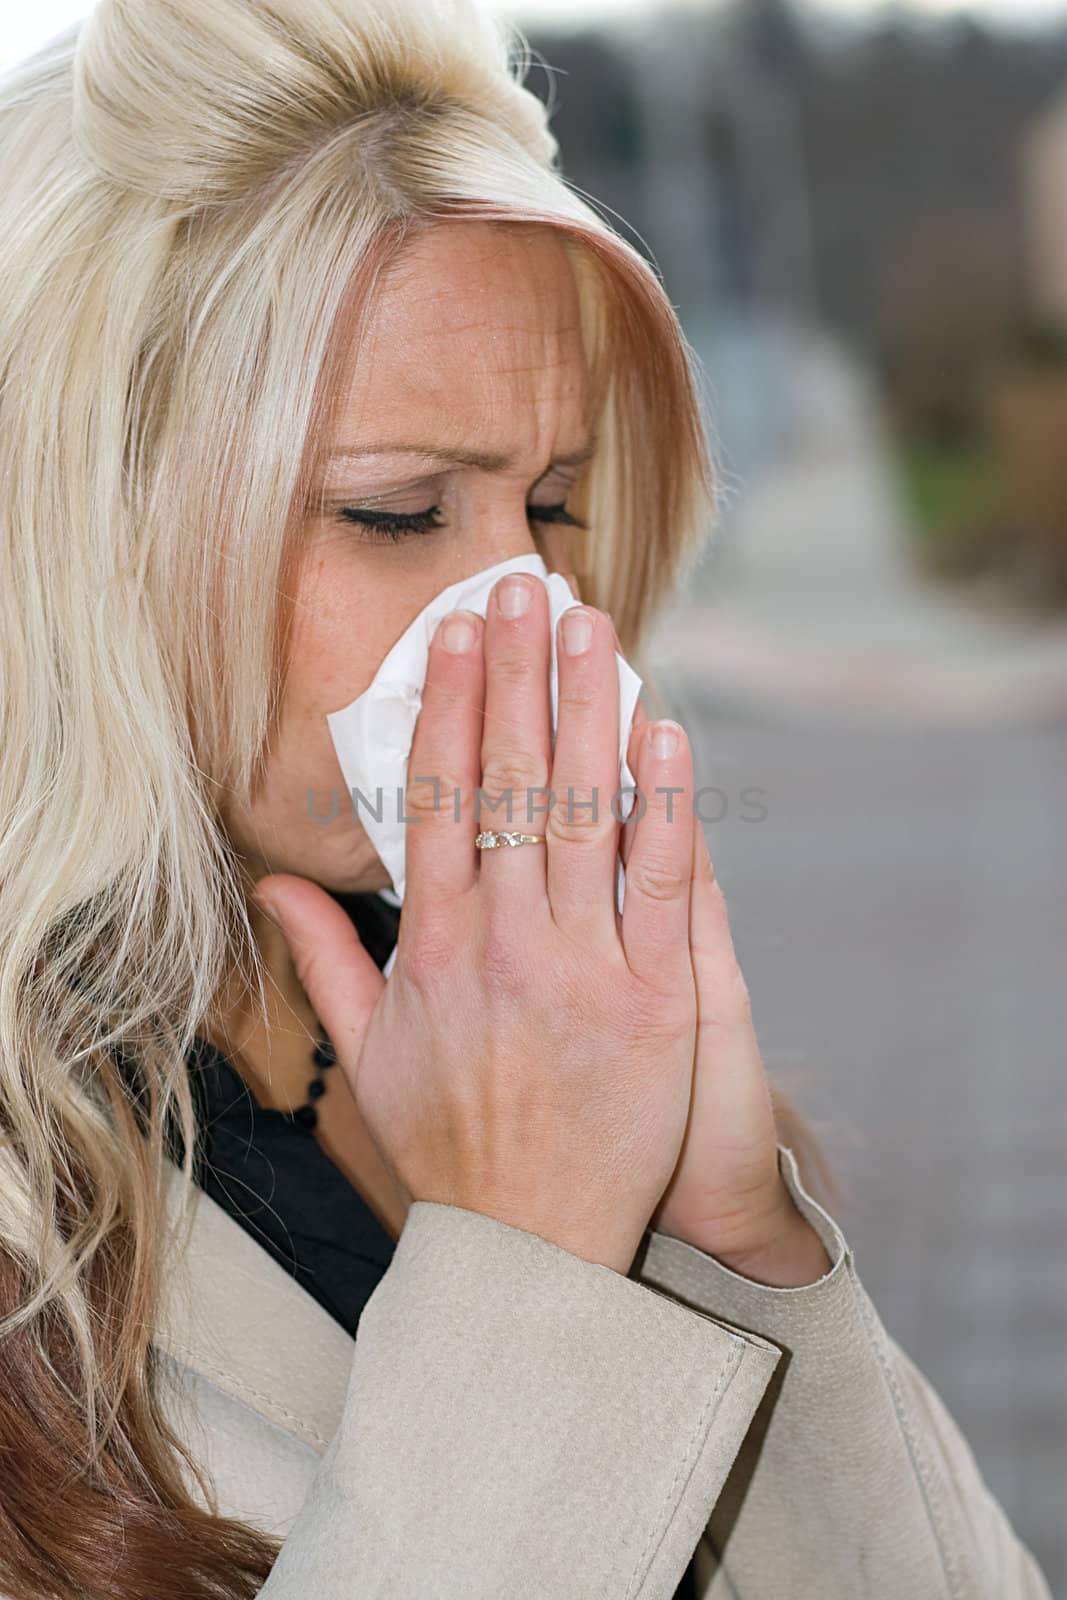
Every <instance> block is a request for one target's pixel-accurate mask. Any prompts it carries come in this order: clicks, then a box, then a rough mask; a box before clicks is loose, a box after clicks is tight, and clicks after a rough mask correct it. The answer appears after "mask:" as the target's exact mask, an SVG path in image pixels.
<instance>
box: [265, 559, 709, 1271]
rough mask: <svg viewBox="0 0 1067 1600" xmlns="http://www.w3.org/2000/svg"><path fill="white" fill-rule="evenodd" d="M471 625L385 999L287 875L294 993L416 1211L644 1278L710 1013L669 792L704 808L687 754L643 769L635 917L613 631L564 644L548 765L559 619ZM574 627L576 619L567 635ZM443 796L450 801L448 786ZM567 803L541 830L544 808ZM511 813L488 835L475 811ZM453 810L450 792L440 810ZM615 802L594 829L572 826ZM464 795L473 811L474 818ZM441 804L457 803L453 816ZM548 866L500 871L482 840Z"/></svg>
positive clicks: (644, 749) (355, 953)
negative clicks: (542, 839) (507, 841)
mask: <svg viewBox="0 0 1067 1600" xmlns="http://www.w3.org/2000/svg"><path fill="white" fill-rule="evenodd" d="M515 581H516V579H515V576H514V575H512V577H511V578H505V579H503V580H501V582H500V583H498V584H497V585H496V587H495V589H494V592H493V594H492V595H491V596H490V601H489V606H488V611H487V615H486V616H485V617H484V618H483V617H479V616H471V617H470V621H471V625H472V628H473V636H472V639H471V643H470V647H469V648H467V649H465V650H459V651H453V650H449V649H448V648H445V640H444V638H443V634H444V631H445V629H446V628H447V626H448V619H446V620H445V621H444V622H443V623H442V625H441V626H440V627H439V628H438V630H437V632H436V633H435V635H434V638H433V640H432V642H431V646H430V658H429V663H428V670H427V677H426V683H425V685H424V688H423V695H422V705H421V708H420V711H419V716H418V718H417V721H416V726H415V734H414V741H413V744H412V750H411V759H410V761H409V763H408V784H407V790H406V793H405V796H404V802H405V813H406V815H407V816H408V817H409V818H412V819H414V820H413V821H412V822H411V824H410V831H409V833H408V838H407V845H406V855H407V886H406V893H405V899H404V915H403V918H402V919H401V923H400V933H399V940H398V945H397V956H396V962H395V965H394V967H393V969H392V972H391V975H390V977H389V979H388V981H386V980H385V979H384V978H383V977H382V974H381V972H380V971H379V969H378V967H377V966H376V965H375V963H374V962H373V961H372V959H371V957H370V956H369V954H368V953H367V952H366V951H365V950H364V949H363V947H362V945H361V944H360V941H359V937H358V934H357V932H356V930H355V928H354V926H353V924H352V923H351V921H350V920H349V918H348V917H347V915H346V914H345V912H344V911H343V909H342V908H341V907H340V906H339V905H338V904H337V902H336V901H335V900H334V899H333V898H332V897H331V896H330V895H328V894H326V893H325V891H324V890H323V889H321V888H319V887H318V886H317V885H316V884H314V883H312V882H311V881H309V880H307V879H301V878H296V877H292V876H290V875H288V874H274V875H271V876H270V877H267V878H264V879H261V880H260V884H259V886H258V889H257V892H256V899H257V901H258V902H259V903H260V904H261V905H262V906H263V908H264V910H265V911H266V912H267V914H268V915H271V916H272V917H273V918H274V920H275V921H277V922H279V923H280V924H281V927H282V931H283V933H284V934H285V936H286V938H287V940H288V944H289V948H290V952H291V954H292V957H293V961H294V964H295V967H296V972H297V975H298V977H299V978H300V981H301V983H302V984H303V986H304V989H305V991H306V993H307V995H308V998H309V1000H310V1002H311V1004H312V1006H313V1007H314V1009H315V1012H316V1013H317V1015H318V1016H319V1018H320V1019H321V1021H322V1023H323V1025H324V1026H325V1028H326V1030H327V1032H328V1033H329V1035H330V1038H331V1040H332V1041H333V1044H334V1046H335V1048H336V1050H337V1054H338V1061H339V1064H340V1067H341V1070H342V1072H343V1074H344V1077H345V1079H346V1081H347V1082H348V1084H349V1086H350V1088H351V1090H352V1094H353V1098H354V1099H355V1102H356V1105H357V1108H358V1110H359V1112H360V1116H361V1118H362V1120H363V1123H364V1125H365V1126H366V1128H367V1131H368V1133H369V1135H370V1137H371V1139H372V1140H373V1141H374V1144H375V1146H376V1148H377V1150H378V1151H379V1153H380V1156H381V1159H382V1161H383V1162H384V1164H385V1165H386V1167H387V1168H388V1170H389V1171H390V1173H391V1174H392V1175H393V1176H394V1177H395V1179H396V1181H397V1183H398V1185H399V1186H400V1187H401V1189H402V1190H403V1192H405V1193H406V1194H407V1195H409V1196H410V1197H411V1199H412V1201H417V1200H425V1201H436V1202H439V1203H442V1204H446V1205H453V1206H458V1207H462V1208H465V1209H467V1210H472V1211H478V1212H481V1213H483V1214H485V1215H487V1216H492V1217H495V1218H497V1219H498V1220H500V1221H502V1222H505V1223H508V1224H510V1225H512V1226H514V1227H517V1228H521V1229H524V1230H526V1231H528V1232H530V1233H536V1234H539V1235H540V1236H541V1237H543V1238H545V1239H547V1240H549V1241H551V1242H554V1243H556V1244H558V1245H560V1246H562V1247H563V1248H564V1249H567V1250H569V1251H571V1252H572V1253H574V1254H576V1255H579V1256H582V1257H584V1258H585V1259H586V1260H589V1261H592V1262H597V1263H599V1264H601V1265H604V1266H609V1267H612V1268H613V1269H614V1270H616V1271H619V1272H626V1271H627V1270H628V1269H629V1267H630V1265H631V1264H632V1261H633V1257H634V1254H635V1253H636V1250H637V1247H638V1245H639V1244H640V1242H641V1237H642V1235H643V1233H644V1230H645V1228H646V1226H647V1222H648V1217H649V1215H650V1213H651V1211H652V1209H653V1207H654V1205H655V1204H656V1202H657V1200H658V1198H659V1196H660V1195H661V1194H662V1193H663V1188H664V1185H665V1184H666V1183H667V1181H668V1179H669V1178H670V1175H671V1173H672V1171H673V1170H674V1168H675V1166H676V1164H677V1161H678V1155H679V1151H680V1149H681V1144H682V1139H683V1136H684V1133H685V1126H686V1117H687V1115H688V1110H689V1103H690V1096H691V1090H692V1078H693V1062H694V1057H695V1043H696V1023H697V1005H696V990H695V984H694V980H693V969H692V962H691V960H690V955H689V918H690V899H691V873H692V843H691V832H690V829H691V809H690V806H689V805H688V803H686V802H685V801H684V800H683V802H682V804H681V805H678V804H676V806H675V812H676V813H677V812H678V811H681V812H682V816H683V819H684V820H683V824H682V826H679V825H678V823H677V821H676V820H675V821H673V822H672V821H668V819H667V815H666V804H665V801H664V800H663V798H662V797H656V796H655V789H656V787H657V786H672V787H677V788H679V789H680V790H681V791H682V793H683V795H691V793H692V756H691V751H690V748H689V743H688V740H687V739H686V738H685V737H684V734H683V737H682V739H681V742H680V744H679V746H678V748H677V749H676V750H675V751H674V753H673V754H671V755H668V756H665V757H662V758H660V757H657V756H656V754H655V752H654V751H653V750H652V749H651V747H650V745H649V743H648V741H647V740H642V741H641V743H640V748H637V747H635V749H634V760H635V766H634V771H635V773H636V775H637V780H638V782H639V783H640V785H641V788H642V790H643V791H644V792H645V793H646V794H648V795H649V804H648V807H647V810H646V812H645V815H644V816H643V817H642V818H641V819H640V821H639V822H637V824H636V826H635V828H634V830H633V840H632V845H631V848H630V853H629V861H628V868H627V871H628V889H627V896H626V905H625V908H624V913H623V915H622V916H621V917H620V916H619V915H618V913H617V910H616V872H617V861H618V836H619V826H618V823H617V821H616V819H615V817H614V815H613V812H612V809H611V806H610V803H606V802H605V801H604V800H603V798H602V797H603V796H605V795H607V796H611V795H614V793H615V791H616V789H617V787H618V774H619V736H618V728H619V698H618V671H617V667H616V663H615V654H614V649H613V644H612V635H613V632H614V630H613V628H612V626H611V624H610V619H609V618H607V617H606V616H605V615H604V613H603V612H599V611H596V610H594V609H593V608H592V607H587V608H586V613H587V615H588V617H589V618H590V620H591V622H592V624H593V628H592V636H591V639H590V641H589V644H588V647H587V648H586V649H584V650H583V651H581V652H580V653H577V654H573V655H569V654H568V653H567V651H566V650H565V649H564V647H563V642H562V640H559V641H557V662H558V669H559V714H558V729H557V737H556V739H555V745H554V748H553V746H552V743H551V724H550V711H551V707H550V700H549V693H548V666H549V644H550V638H549V608H548V594H547V590H546V588H545V585H544V584H543V583H542V582H540V581H539V580H537V579H535V578H532V577H530V576H529V575H527V576H526V577H525V578H520V579H519V580H518V581H519V583H520V586H523V587H527V588H528V590H529V596H530V601H529V609H528V610H527V611H526V612H525V613H524V614H523V615H521V616H516V615H510V616H509V615H507V614H505V613H504V612H503V611H502V610H501V609H500V608H499V606H498V603H497V602H498V597H499V592H500V589H501V587H502V584H507V583H510V582H515ZM564 620H566V619H564ZM431 779H436V784H434V783H432V782H431V781H430V780H431ZM546 786H548V787H550V788H551V790H552V792H553V794H554V795H556V796H557V797H559V799H558V802H557V804H556V806H555V807H554V808H553V809H552V811H551V812H550V813H549V815H548V816H547V817H546V818H545V819H544V821H542V819H541V817H535V818H534V819H532V820H533V826H532V827H528V826H527V816H526V804H525V793H526V790H527V789H528V788H530V789H533V790H534V791H538V790H543V789H544V788H545V787H546ZM478 787H480V788H481V789H482V790H483V792H484V793H485V794H486V796H487V797H488V798H489V799H490V800H491V801H492V800H498V799H501V798H502V797H505V796H507V795H509V793H510V797H511V799H512V801H513V802H515V801H516V799H517V806H516V805H514V804H513V810H514V811H515V813H516V814H514V815H513V816H512V817H511V818H509V817H508V812H507V810H506V809H503V808H502V809H501V810H500V811H499V812H498V813H495V814H494V813H492V812H490V813H488V814H486V812H485V810H483V812H482V815H481V816H480V817H477V816H476V815H475V809H474V792H475V789H476V788H478ZM435 789H436V790H437V791H438V792H435ZM571 791H573V794H574V797H575V800H576V801H582V800H583V799H587V798H588V797H590V796H591V795H596V796H597V797H598V798H599V803H598V814H597V815H596V816H595V817H594V816H593V814H592V811H591V810H590V809H586V810H580V809H578V808H577V807H576V808H575V809H574V814H573V817H570V816H569V815H568V806H567V803H566V797H567V796H568V794H569V793H570V792H571ZM453 792H455V793H456V794H458V796H459V799H460V802H461V804H460V816H459V818H458V819H457V818H456V816H455V815H454V811H453V805H452V796H453ZM442 794H443V799H442V797H441V796H442ZM509 820H510V821H511V823H512V825H513V826H514V827H516V828H517V829H520V830H522V831H534V832H543V833H544V834H546V836H547V844H546V845H543V846H533V845H529V846H524V847H521V848H518V849H509V848H508V847H506V846H505V847H503V848H501V849H496V850H489V851H481V852H479V851H478V850H476V849H475V847H474V836H475V833H476V832H477V831H478V829H479V828H492V827H494V826H503V827H507V826H508V822H509Z"/></svg>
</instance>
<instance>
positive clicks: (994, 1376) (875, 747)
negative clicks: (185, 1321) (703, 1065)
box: [508, 0, 1067, 1595]
mask: <svg viewBox="0 0 1067 1600" xmlns="http://www.w3.org/2000/svg"><path fill="white" fill-rule="evenodd" d="M508 15H510V16H512V17H513V18H515V19H516V20H517V21H518V22H519V24H520V26H521V27H522V29H523V31H524V33H525V34H526V36H527V38H528V40H529V42H530V45H531V48H532V50H533V51H534V53H535V61H534V65H533V66H532V67H531V70H530V74H529V77H528V80H527V81H528V83H529V85H530V87H531V88H533V89H534V90H535V91H536V92H537V93H539V94H540V95H541V96H542V98H545V99H546V100H548V101H549V102H550V103H551V104H552V105H553V106H554V111H553V127H554V129H555V131H556V133H557V136H558V137H559V139H560V142H561V146H562V154H563V164H564V171H565V173H566V175H567V176H568V178H569V179H570V181H571V182H572V183H573V184H575V185H576V186H577V187H578V188H580V189H581V190H582V191H583V192H584V193H585V194H586V196H587V197H588V198H591V199H592V200H593V201H594V202H595V203H597V204H598V205H599V206H600V207H601V209H602V210H603V211H604V212H605V214H606V215H607V217H608V218H609V220H611V221H612V222H613V223H614V224H615V225H616V226H617V227H618V228H619V229H620V230H621V231H622V232H623V233H625V234H626V236H627V237H628V238H629V239H630V240H631V242H632V243H634V244H635V245H636V246H637V248H639V249H640V250H642V251H643V252H644V253H645V254H646V255H649V256H651V257H652V259H654V261H655V262H656V263H657V264H658V267H659V269H660V271H661V273H662V275H663V279H664V282H665V285H666V288H667V291H668V293H669V294H670V296H671V299H672V301H673V302H674V304H675V306H676V307H677V309H678V312H679V315H680V317H681V320H682V323H683V325H684V327H685V330H686V333H687V336H688V338H689V340H690V342H691V344H692V346H693V350H694V353H695V355H696V357H697V359H698V363H699V367H700V370H701V373H702V375H703V378H704V387H705V403H706V407H707V418H708V423H709V427H710V429H711V432H712V437H713V439H714V440H715V447H716V453H717V456H718V462H719V477H720V486H721V491H722V509H721V514H720V518H719V522H718V525H717V528H716V530H715V533H714V536H713V538H712V539H711V541H710V544H709V546H708V549H707V551H706V554H705V558H704V560H703V562H702V564H701V566H700V568H699V569H698V571H697V573H696V574H695V576H694V578H693V579H692V580H691V582H690V583H689V585H688V586H687V589H686V592H685V593H684V594H682V595H680V596H679V597H678V601H677V604H676V605H675V606H674V608H673V609H672V612H671V613H670V615H669V616H668V617H667V618H665V619H664V622H663V625H662V626H661V628H660V629H659V631H658V633H657V636H656V640H655V647H654V650H653V652H652V659H653V663H654V665H655V668H656V674H657V677H658V679H659V680H660V682H661V683H662V685H663V687H664V688H665V689H666V690H667V691H668V692H669V694H670V695H671V698H672V702H673V708H674V710H675V712H676V714H677V715H678V716H679V717H680V719H681V721H682V722H683V723H684V724H685V726H686V727H687V729H688V730H689V732H690V735H691V737H692V739H693V743H694V748H695V752H696V765H697V779H698V783H699V784H700V785H701V786H705V785H706V786H707V791H708V792H707V798H706V802H705V805H704V809H703V816H704V819H705V822H706V832H707V835H708V839H709V842H710V845H711V851H712V857H713V859H714V860H715V862H716V865H717V869H718V871H719V873H720V876H721V879H722V881H723V884H724V887H725V891H726V895H727V900H728V902H729V906H730V913H731V923H732V927H733V930H734V936H735V941H736V943H737V946H738V951H739V955H740V959H741V964H742V968H743V970H744V972H745V974H746V977H747V978H748V981H749V986H750V988H751V991H752V996H753V1004H754V1008H755V1016H756V1022H757V1028H758V1031H759V1035H760V1041H761V1045H762V1047H763V1050H764V1055H765V1059H766V1061H767V1065H768V1068H769V1070H770V1071H771V1073H772V1076H773V1077H774V1078H775V1080H776V1081H777V1082H779V1083H780V1084H781V1086H782V1088H783V1089H784V1090H786V1091H787V1092H788V1093H790V1094H791V1095H792V1097H793V1099H794V1100H795V1101H796V1103H797V1104H798V1105H799V1106H800V1108H801V1109H802V1110H803V1111H804V1112H806V1113H807V1115H808V1116H809V1118H810V1119H811V1120H812V1121H813V1122H814V1124H815V1127H816V1130H817V1131H818V1133H819V1134H820V1136H821V1138H822V1142H823V1144H824V1147H825V1149H826V1151H827V1154H828V1156H829V1158H830V1161H831V1163H832V1165H833V1168H834V1170H835V1173H836V1174H837V1176H838V1179H839V1181H840V1183H841V1187H842V1190H843V1200H842V1204H841V1205H840V1206H839V1207H838V1208H837V1214H838V1217H839V1220H840V1221H841V1222H842V1225H843V1227H844V1229H845V1232H846V1235H847V1237H848V1238H849V1241H850V1243H851V1244H852V1247H853V1249H854V1252H855V1256H856V1262H857V1267H858V1270H859V1272H860V1275H861V1277H862V1278H863V1280H864V1282H865V1284H866V1286H867V1288H868V1290H869V1291H870V1293H871V1295H872V1296H873V1298H874V1300H875V1303H876V1304H877V1306H878V1308H879V1311H880V1312H881V1314H882V1317H883V1319H884V1321H885V1323H886V1326H887V1327H888V1329H889V1331H890V1333H891V1334H892V1335H893V1336H894V1337H895V1338H896V1339H897V1340H898V1342H899V1343H901V1344H902V1345H903V1347H904V1348H905V1349H906V1350H907V1351H908V1353H909V1354H910V1355H911V1356H912V1357H913V1358H914V1359H915V1360H916V1361H917V1362H918V1364H919V1366H920V1368H921V1369H922V1371H923V1372H924V1373H925V1374H926V1375H927V1376H928V1377H929V1379H930V1380H931V1382H932V1383H933V1384H934V1386H935V1387H936V1388H937V1390H938V1391H939V1393H940V1394H941V1395H942V1396H943V1398H944V1399H945V1401H946V1403H947V1404H948V1406H949V1407H950V1409H951V1411H952V1413H953V1415H954V1416H955V1417H956V1419H957V1421H958V1422H959V1424H960V1426H961V1427H962V1428H963V1430H964V1432H965V1433H966V1435H967V1438H968V1440H969V1441H970V1443H971V1445H972V1448H973V1449H974V1451H975V1454H976V1456H977V1458H978V1461H979V1465H980V1467H981V1469H982V1471H983V1473H984V1475H985V1477H986V1479H987V1481H988V1483H989V1484H990V1486H991V1488H992V1489H993V1491H994V1493H995V1494H996V1495H997V1497H998V1498H999V1499H1000V1501H1001V1503H1002V1504H1003V1505H1004V1507H1005V1509H1006V1510H1007V1512H1008V1514H1009V1515H1010V1517H1011V1519H1012V1521H1013V1523H1014V1525H1015V1527H1016V1528H1017V1529H1018V1531H1019V1533H1020V1535H1021V1536H1022V1537H1023V1538H1024V1539H1025V1540H1026V1542H1027V1543H1028V1544H1030V1545H1031V1547H1032V1548H1033V1550H1034V1552H1035V1554H1036V1555H1037V1556H1038V1559H1039V1561H1040V1562H1041V1563H1042V1565H1043V1567H1044V1569H1045V1571H1046V1573H1047V1575H1048V1578H1049V1581H1050V1584H1051V1585H1052V1589H1053V1592H1054V1593H1055V1594H1057V1595H1062V1594H1067V1542H1065V1523H1067V1518H1065V1510H1067V5H1061V4H1055V5H1045V6H1042V7H1027V5H1026V4H1025V0H1001V3H996V0H988V3H987V4H986V5H985V6H983V7H981V8H977V7H976V8H975V9H974V10H971V11H958V10H955V9H954V8H949V7H946V6H944V5H936V4H928V5H926V6H920V5H914V6H903V5H897V6H876V5H873V4H864V3H862V0H853V3H851V4H838V5H834V6H831V5H824V6H821V7H816V6H814V5H801V4H799V3H798V4H795V5H793V4H788V3H786V0H735V3H726V0H723V3H719V4H715V3H714V0H705V3H703V4H696V3H693V4H688V5H685V6H681V5H675V6H673V7H666V6H660V7H654V6H652V5H644V6H642V5H640V4H638V3H636V0H628V3H627V4H626V5H625V7H619V8H618V9H617V10H616V9H612V8H611V7H610V5H608V4H605V3H603V0H602V3H601V4H599V5H596V6H594V5H593V4H589V5H587V6H583V4H582V0H569V3H568V4H567V5H563V4H562V3H560V4H552V3H550V0H542V3H541V4H540V5H535V4H532V3H531V4H528V5H525V6H519V5H517V6H509V8H508Z"/></svg>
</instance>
